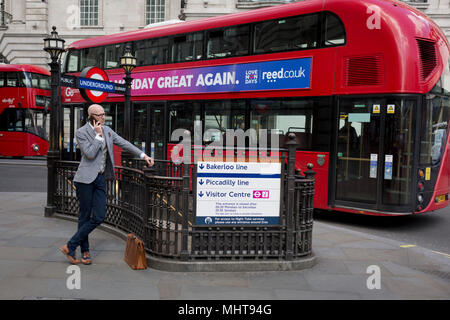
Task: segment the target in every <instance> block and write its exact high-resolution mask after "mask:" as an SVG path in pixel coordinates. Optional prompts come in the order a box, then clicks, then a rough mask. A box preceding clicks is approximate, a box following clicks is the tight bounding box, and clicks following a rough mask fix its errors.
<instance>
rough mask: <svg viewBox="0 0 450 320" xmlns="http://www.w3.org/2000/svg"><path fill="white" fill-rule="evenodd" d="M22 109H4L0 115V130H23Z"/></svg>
mask: <svg viewBox="0 0 450 320" xmlns="http://www.w3.org/2000/svg"><path fill="white" fill-rule="evenodd" d="M22 120H23V112H22V109H5V110H4V111H3V112H2V114H1V115H0V131H23V121H22Z"/></svg>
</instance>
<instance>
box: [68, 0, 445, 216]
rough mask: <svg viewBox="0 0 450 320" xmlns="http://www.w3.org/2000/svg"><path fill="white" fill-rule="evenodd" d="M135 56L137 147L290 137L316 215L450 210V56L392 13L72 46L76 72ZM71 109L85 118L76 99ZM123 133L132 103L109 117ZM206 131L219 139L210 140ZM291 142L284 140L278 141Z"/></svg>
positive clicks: (342, 5) (372, 8)
mask: <svg viewBox="0 0 450 320" xmlns="http://www.w3.org/2000/svg"><path fill="white" fill-rule="evenodd" d="M126 46H130V47H131V48H132V51H133V54H134V55H135V57H137V68H136V69H135V70H134V71H133V75H132V76H133V78H134V81H133V86H132V112H133V116H132V128H133V129H132V139H133V141H134V142H135V144H136V145H139V146H141V147H142V148H143V149H145V150H146V151H147V152H148V153H151V154H152V155H153V156H155V157H156V158H159V159H162V158H166V157H168V155H169V154H170V151H171V149H172V148H173V146H174V145H175V144H177V143H178V140H176V139H174V140H172V137H171V135H172V132H173V131H174V130H175V129H177V128H185V129H190V130H191V131H192V127H193V125H194V122H195V121H196V120H199V121H201V125H202V132H207V131H208V130H213V131H214V130H216V131H215V132H217V131H218V132H219V134H215V133H213V134H211V135H209V136H208V135H203V137H200V139H203V141H202V142H203V145H208V144H209V143H211V141H212V140H214V139H215V140H217V139H221V134H220V132H223V130H224V129H235V128H243V129H244V130H246V129H249V128H250V129H255V130H258V129H267V130H269V131H270V132H272V133H277V134H279V135H280V139H283V136H284V135H285V134H286V133H287V132H294V133H295V135H296V137H297V141H298V143H299V147H298V151H297V163H296V165H297V168H299V169H301V170H306V164H307V163H309V162H311V163H313V164H314V171H316V172H317V174H316V193H315V198H314V206H315V207H316V208H319V209H325V210H336V211H345V212H353V213H360V214H369V215H391V216H392V215H406V214H414V213H422V212H426V211H433V210H437V209H440V208H443V207H445V206H448V204H449V193H450V147H449V143H450V141H449V139H448V136H449V117H450V100H449V97H450V96H449V91H448V90H450V89H449V88H450V85H449V80H450V78H449V74H450V71H449V64H448V60H449V44H448V42H447V39H446V37H445V35H444V34H443V32H442V31H441V30H440V29H439V27H438V26H437V25H436V24H435V23H434V22H433V21H432V20H431V19H429V18H428V17H427V16H426V15H424V14H423V13H421V12H419V11H418V10H416V9H414V8H412V7H410V6H408V5H406V4H405V3H403V2H399V1H393V0H368V1H358V0H306V1H301V2H296V3H291V4H285V5H279V6H275V7H270V8H264V9H257V10H253V11H248V12H243V13H237V14H230V15H224V16H219V17H213V18H207V19H203V20H197V21H190V22H185V23H178V24H174V25H166V26H161V27H155V28H150V29H144V30H137V31H132V32H125V33H119V34H114V35H110V36H103V37H98V38H92V39H87V40H82V41H78V42H75V43H73V44H72V45H71V46H70V47H69V49H68V54H67V56H66V59H65V72H66V73H73V74H77V73H79V72H80V71H81V70H82V69H83V68H85V67H87V66H97V67H101V68H104V69H105V70H106V71H107V73H108V74H109V77H110V80H113V81H120V80H121V79H122V78H123V76H124V74H123V71H122V70H121V69H120V68H119V66H118V61H119V57H120V56H121V55H122V54H123V52H124V48H125V47H126ZM64 94H65V93H64V90H63V102H64V103H66V104H67V106H70V107H80V106H82V105H81V104H80V103H83V100H82V98H81V97H80V96H79V95H78V94H77V93H74V92H71V93H70V96H65V95H64ZM104 106H105V110H106V112H107V114H108V115H109V118H108V119H107V121H108V124H109V125H111V126H113V127H114V128H115V129H116V130H118V131H119V132H121V130H122V122H123V97H119V96H114V95H110V96H109V97H108V99H107V101H106V103H105V104H104ZM213 131H209V132H213ZM281 141H282V140H281Z"/></svg>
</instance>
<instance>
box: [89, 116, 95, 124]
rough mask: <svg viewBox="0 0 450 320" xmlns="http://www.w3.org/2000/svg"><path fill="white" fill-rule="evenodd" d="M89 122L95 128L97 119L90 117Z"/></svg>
mask: <svg viewBox="0 0 450 320" xmlns="http://www.w3.org/2000/svg"><path fill="white" fill-rule="evenodd" d="M89 122H90V123H91V124H92V125H93V126H95V118H94V117H93V116H89Z"/></svg>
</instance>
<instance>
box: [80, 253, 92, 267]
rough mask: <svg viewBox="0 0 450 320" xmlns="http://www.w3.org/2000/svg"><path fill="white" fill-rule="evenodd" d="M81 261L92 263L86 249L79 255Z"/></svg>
mask: <svg viewBox="0 0 450 320" xmlns="http://www.w3.org/2000/svg"><path fill="white" fill-rule="evenodd" d="M81 263H82V264H92V259H91V255H90V254H89V252H88V251H86V252H83V256H82V257H81Z"/></svg>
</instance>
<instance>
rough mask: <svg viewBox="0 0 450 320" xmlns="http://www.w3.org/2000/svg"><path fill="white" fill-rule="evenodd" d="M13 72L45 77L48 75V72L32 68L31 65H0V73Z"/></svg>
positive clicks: (35, 67)
mask: <svg viewBox="0 0 450 320" xmlns="http://www.w3.org/2000/svg"><path fill="white" fill-rule="evenodd" d="M13 71H22V72H33V73H40V74H45V75H47V76H49V75H50V72H49V71H48V70H46V69H44V68H42V67H38V66H33V65H31V64H3V65H0V72H13Z"/></svg>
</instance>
